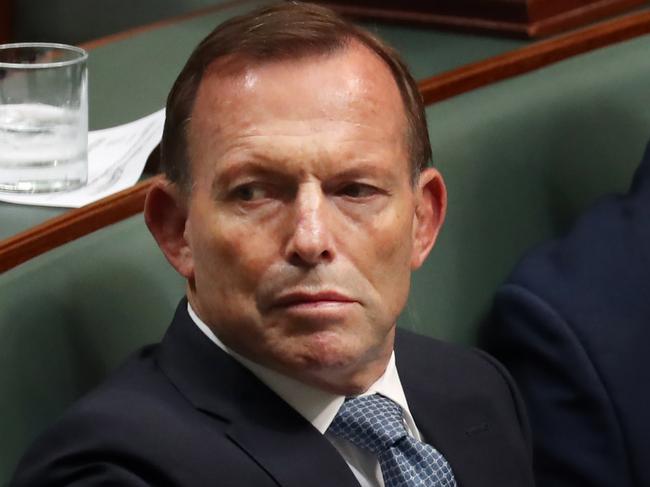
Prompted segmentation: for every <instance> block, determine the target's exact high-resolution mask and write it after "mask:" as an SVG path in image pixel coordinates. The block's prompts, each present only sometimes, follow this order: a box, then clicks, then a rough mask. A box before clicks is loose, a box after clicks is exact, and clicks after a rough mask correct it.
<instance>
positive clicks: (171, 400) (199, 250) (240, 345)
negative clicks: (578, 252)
mask: <svg viewBox="0 0 650 487" xmlns="http://www.w3.org/2000/svg"><path fill="white" fill-rule="evenodd" d="M430 156H431V148H430V145H429V140H428V134H427V128H426V120H425V117H424V109H423V106H422V102H421V99H420V96H419V94H418V91H417V85H416V84H415V82H414V80H413V79H412V77H411V76H410V75H409V74H408V71H407V70H406V68H405V66H404V64H403V63H402V62H401V61H400V59H399V58H398V57H397V55H396V54H395V53H394V52H393V51H392V50H391V49H390V48H388V47H386V46H385V45H384V44H383V43H381V42H380V41H379V40H377V39H376V38H375V37H373V36H372V35H370V34H368V33H367V32H365V31H363V30H361V29H359V28H357V27H355V26H353V25H352V24H350V23H348V22H346V21H344V20H342V19H340V18H338V17H337V16H336V15H334V14H333V13H332V12H331V11H329V10H327V9H324V8H322V7H317V6H314V5H309V4H296V3H282V4H278V5H274V6H271V7H268V8H265V9H262V10H260V11H256V12H253V13H251V14H248V15H245V16H243V17H240V18H236V19H233V20H231V21H229V22H227V23H225V24H223V25H221V26H220V27H218V28H217V29H216V30H215V31H214V32H213V33H212V34H210V35H209V36H208V37H207V38H206V39H205V40H204V41H203V42H202V43H201V44H200V45H199V46H198V47H197V49H196V50H195V51H194V53H193V54H192V56H191V57H190V59H189V61H188V62H187V64H186V66H185V68H184V69H183V71H182V72H181V74H180V75H179V77H178V79H177V81H176V83H175V85H174V88H173V89H172V92H171V93H170V96H169V99H168V103H167V120H166V124H165V131H164V135H163V142H162V163H163V166H164V169H165V175H166V178H165V179H164V180H161V181H159V182H157V183H156V184H155V185H154V187H153V188H152V189H151V191H150V193H149V195H148V197H147V202H146V208H145V219H146V222H147V225H148V226H149V229H150V230H151V232H152V234H153V235H154V237H155V238H156V240H157V242H158V244H159V246H160V248H161V249H162V251H163V252H164V254H165V256H166V257H167V259H168V260H169V262H170V263H171V264H172V265H173V266H174V268H175V269H176V270H177V271H178V272H179V273H180V274H181V275H183V276H184V277H185V278H186V279H187V299H186V300H183V301H182V302H181V304H180V305H179V308H178V310H177V312H176V315H175V317H174V320H173V322H172V325H171V327H170V328H169V331H168V332H167V334H166V335H165V337H164V339H163V341H162V343H161V344H159V345H155V346H150V347H147V348H145V349H144V350H142V351H141V352H140V353H138V354H137V355H136V356H135V357H134V358H132V359H131V360H130V361H129V362H127V364H126V365H125V366H124V367H122V368H121V369H120V370H119V371H118V372H116V374H115V375H113V376H112V378H110V379H109V381H108V382H107V383H105V384H104V385H102V386H101V387H100V388H99V389H97V390H96V391H95V392H93V393H91V394H90V395H89V396H87V397H86V398H84V399H83V400H81V401H80V402H79V403H78V404H77V405H76V406H75V407H73V408H72V410H71V411H70V412H68V413H67V414H66V415H65V416H64V417H63V418H62V419H61V420H60V421H59V422H58V423H57V424H56V425H55V426H54V427H53V428H52V429H51V430H50V431H48V432H47V433H46V434H45V435H44V436H43V437H42V438H41V439H40V440H39V441H38V442H37V443H36V445H35V446H33V447H32V449H31V450H30V451H29V452H28V453H27V455H26V456H25V458H24V459H23V461H22V462H21V464H20V466H19V468H18V472H17V474H16V476H15V479H14V484H15V485H156V486H159V485H160V486H165V485H197V486H207V485H220V486H266V485H268V486H271V485H280V486H295V487H303V486H318V485H322V486H328V487H329V486H337V487H338V486H352V485H362V486H382V485H385V486H386V487H397V486H415V485H430V486H440V487H442V486H445V487H452V486H455V485H462V486H464V487H478V486H494V485H499V486H512V487H522V486H527V485H532V471H531V469H530V463H529V451H528V436H527V427H526V419H525V414H524V411H523V408H522V407H521V404H520V401H519V400H518V396H517V392H516V390H515V388H514V387H513V386H512V383H511V381H510V379H509V376H508V375H507V373H505V372H504V370H503V369H502V368H501V366H500V365H498V364H497V363H496V362H495V361H494V360H493V359H491V358H489V357H488V356H486V355H484V354H482V353H479V352H474V351H467V350H463V349H460V348H457V347H455V346H451V345H446V344H443V343H440V342H437V341H435V340H432V339H427V338H424V337H418V336H415V335H413V334H410V333H407V332H396V326H395V322H396V319H397V316H398V314H399V313H400V312H401V310H402V308H403V307H404V305H405V302H406V299H407V295H408V288H409V281H410V274H411V271H412V269H415V268H417V267H419V266H420V265H421V264H422V262H423V260H424V259H425V258H426V256H427V255H428V253H429V251H430V249H431V247H432V246H433V244H434V241H435V239H436V236H437V233H438V230H439V228H440V226H441V224H442V221H443V219H444V214H445V206H446V193H445V187H444V183H443V181H442V178H441V176H440V174H439V173H438V172H437V171H436V170H435V169H433V168H429V167H427V163H428V161H429V160H430Z"/></svg>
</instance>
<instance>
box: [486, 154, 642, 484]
mask: <svg viewBox="0 0 650 487" xmlns="http://www.w3.org/2000/svg"><path fill="white" fill-rule="evenodd" d="M649 259H650V145H649V146H648V148H647V149H646V154H645V157H644V160H643V162H642V163H641V165H640V166H639V168H638V170H637V172H636V174H635V177H634V180H633V183H632V186H631V188H630V191H629V192H628V193H627V194H626V195H624V196H611V197H607V198H606V199H603V200H601V201H600V202H599V203H598V204H596V205H595V206H594V207H593V208H592V209H591V210H590V211H588V212H587V213H586V214H585V215H584V216H583V217H582V218H581V219H580V220H579V221H578V222H577V224H576V225H575V227H574V228H573V230H572V231H571V232H570V233H569V234H568V235H567V236H565V237H564V238H561V239H558V240H554V241H552V242H549V243H546V244H544V245H542V246H541V247H540V248H538V249H535V250H534V251H532V252H531V253H530V254H529V255H528V256H526V257H525V258H524V259H523V261H522V262H521V263H520V264H519V265H518V266H517V268H516V270H515V271H514V273H513V274H512V276H511V277H510V278H509V280H508V281H507V282H506V284H505V285H504V286H503V287H502V288H501V289H500V290H499V292H498V294H497V295H496V298H495V302H494V308H493V310H492V313H491V316H490V318H489V320H488V322H487V324H486V327H485V329H484V332H485V333H484V343H483V345H484V347H485V348H486V349H487V350H488V351H489V352H490V353H492V354H494V355H495V356H496V357H497V358H499V359H500V360H501V361H503V362H504V364H505V365H506V366H507V367H508V368H509V370H510V371H511V372H512V374H513V376H514V377H515V380H516V382H517V384H518V385H519V387H520V389H521V390H522V392H523V395H524V399H525V402H526V404H527V406H528V411H529V414H530V418H531V426H532V430H533V443H534V458H535V473H536V480H537V483H538V485H540V486H546V485H548V486H553V487H569V486H586V487H609V486H613V485H615V486H617V487H633V486H634V487H641V486H646V485H650V465H649V464H648V459H650V414H649V411H650V387H648V384H650V354H649V353H648V352H649V344H650V265H649V262H650V260H649Z"/></svg>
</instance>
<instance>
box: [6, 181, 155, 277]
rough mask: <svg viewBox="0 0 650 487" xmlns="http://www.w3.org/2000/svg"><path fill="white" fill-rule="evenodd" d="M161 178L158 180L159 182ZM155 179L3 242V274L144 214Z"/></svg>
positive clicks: (48, 221)
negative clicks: (53, 250)
mask: <svg viewBox="0 0 650 487" xmlns="http://www.w3.org/2000/svg"><path fill="white" fill-rule="evenodd" d="M157 177H160V176H156V177H155V178H157ZM155 178H151V179H148V180H146V181H144V182H141V183H138V184H137V185H135V186H133V187H131V188H128V189H125V190H124V191H120V192H119V193H115V194H114V195H111V196H108V197H106V198H103V199H101V200H99V201H96V202H95V203H92V204H90V205H86V206H84V207H82V208H77V209H74V210H70V211H68V212H66V213H64V214H63V215H60V216H58V217H55V218H52V219H50V220H47V221H46V222H43V223H41V224H40V225H37V226H35V227H33V228H30V229H29V230H27V231H25V232H22V233H19V234H18V235H15V236H14V237H11V238H8V239H6V240H3V241H2V242H0V272H4V271H6V270H8V269H11V268H12V267H15V266H17V265H18V264H21V263H23V262H25V261H27V260H29V259H31V258H32V257H34V256H36V255H40V254H42V253H44V252H47V251H48V250H51V249H53V248H56V247H58V246H60V245H63V244H65V243H67V242H70V241H72V240H75V239H76V238H79V237H81V236H83V235H87V234H89V233H92V232H94V231H95V230H99V229H100V228H104V227H107V226H108V225H111V224H113V223H116V222H119V221H121V220H124V219H126V218H128V217H130V216H133V215H136V214H138V213H140V212H141V211H142V208H143V207H144V200H145V197H146V195H147V191H148V190H149V187H150V186H151V185H152V184H153V182H154V181H155Z"/></svg>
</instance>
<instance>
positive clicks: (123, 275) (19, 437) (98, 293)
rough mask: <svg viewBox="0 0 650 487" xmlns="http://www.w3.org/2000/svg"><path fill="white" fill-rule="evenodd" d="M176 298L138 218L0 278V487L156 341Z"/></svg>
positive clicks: (179, 286)
mask: <svg viewBox="0 0 650 487" xmlns="http://www.w3.org/2000/svg"><path fill="white" fill-rule="evenodd" d="M183 292H184V284H183V282H182V280H181V279H180V278H179V277H178V276H177V275H176V274H175V272H174V271H173V269H172V268H171V267H170V266H169V265H168V264H167V262H166V261H165V259H164V257H163V256H162V253H161V252H160V251H159V249H158V247H157V246H156V244H155V242H154V240H153V238H152V237H151V236H150V235H149V233H148V231H147V229H146V227H145V225H144V222H143V221H142V216H141V215H140V216H137V217H133V218H130V219H128V220H125V221H123V222H120V223H118V224H116V225H113V226H110V227H107V228H105V229H103V230H101V231H99V232H96V233H94V234H91V235H88V236H86V237H84V238H82V239H79V240H76V241H74V242H71V243H69V244H66V245H64V246H62V247H59V248H57V249H55V250H53V251H50V252H48V253H46V254H43V255H41V256H39V257H36V258H34V259H32V260H31V261H29V262H27V263H25V264H23V265H21V266H19V267H17V268H15V269H12V270H10V271H8V272H6V273H4V274H3V275H2V276H1V278H0V412H1V414H0V431H1V432H2V435H1V436H2V440H1V441H0V485H4V482H5V481H6V480H7V478H8V476H9V474H10V472H11V470H12V469H13V467H14V465H15V462H16V461H17V459H18V457H19V456H20V454H21V453H22V452H23V450H24V448H25V447H26V446H27V444H28V443H29V442H30V441H31V440H32V439H33V438H34V436H35V435H36V434H38V433H39V432H41V431H42V430H43V428H44V427H45V426H47V425H48V424H50V423H52V421H53V420H54V418H56V416H58V415H59V414H60V413H61V412H62V411H63V410H64V408H66V407H67V406H68V405H69V404H70V403H71V402H72V401H73V400H74V399H76V398H78V397H79V396H80V395H81V394H83V393H84V392H86V391H87V390H88V389H89V388H90V387H92V386H93V385H95V384H97V382H99V381H100V380H101V379H102V378H104V377H105V376H106V374H107V373H108V372H109V371H110V370H112V369H114V368H115V366H116V365H117V364H118V363H119V362H121V361H123V360H124V358H125V357H126V356H127V355H128V354H129V353H131V352H132V351H133V350H135V349H136V348H138V347H139V346H141V345H142V344H144V343H149V342H155V341H159V340H160V337H161V336H162V333H163V331H164V329H165V328H166V326H167V325H168V323H169V321H170V319H171V316H172V313H173V310H174V308H175V306H176V304H177V303H178V301H179V299H180V297H181V296H182V295H183ZM125 407H128V405H125Z"/></svg>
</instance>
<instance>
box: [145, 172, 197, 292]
mask: <svg viewBox="0 0 650 487" xmlns="http://www.w3.org/2000/svg"><path fill="white" fill-rule="evenodd" d="M186 198H187V196H186V195H184V194H182V193H181V191H180V190H179V188H178V187H177V185H175V184H173V183H171V182H169V181H168V180H167V179H164V178H160V179H158V180H156V181H155V182H154V183H153V185H152V186H151V189H149V192H148V193H147V199H146V200H145V204H144V221H145V223H146V224H147V227H148V228H149V231H150V232H151V234H152V235H153V238H154V239H155V240H156V242H157V243H158V246H159V247H160V249H161V250H162V251H163V254H165V257H166V258H167V260H168V261H169V263H170V264H171V265H172V266H173V267H174V269H176V271H177V272H178V273H179V274H180V275H182V276H183V277H185V278H186V279H191V278H192V277H193V275H194V259H193V256H192V250H191V248H190V246H189V245H188V242H187V239H186V238H185V226H186V223H187V201H186Z"/></svg>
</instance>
